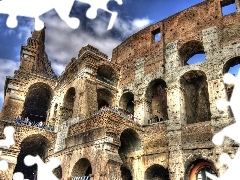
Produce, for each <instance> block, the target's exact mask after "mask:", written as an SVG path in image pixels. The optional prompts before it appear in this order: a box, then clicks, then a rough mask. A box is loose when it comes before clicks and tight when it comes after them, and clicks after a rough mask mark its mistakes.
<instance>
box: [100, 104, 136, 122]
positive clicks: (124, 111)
mask: <svg viewBox="0 0 240 180" xmlns="http://www.w3.org/2000/svg"><path fill="white" fill-rule="evenodd" d="M105 110H113V111H114V112H116V113H118V114H120V115H123V116H125V117H126V118H127V119H129V120H132V121H136V120H137V118H136V117H134V116H133V114H132V113H130V112H128V111H126V110H123V109H119V107H118V106H115V107H111V106H106V105H105V106H102V107H101V108H100V111H105Z"/></svg>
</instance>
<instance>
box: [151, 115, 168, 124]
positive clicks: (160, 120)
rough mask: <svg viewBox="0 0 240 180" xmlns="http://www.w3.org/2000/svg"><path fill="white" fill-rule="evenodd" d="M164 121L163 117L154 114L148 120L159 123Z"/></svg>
mask: <svg viewBox="0 0 240 180" xmlns="http://www.w3.org/2000/svg"><path fill="white" fill-rule="evenodd" d="M162 121H164V120H163V118H161V117H160V118H159V117H158V116H157V115H154V116H153V117H152V118H151V119H149V120H148V124H152V123H159V122H162Z"/></svg>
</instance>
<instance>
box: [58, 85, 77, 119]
mask: <svg viewBox="0 0 240 180" xmlns="http://www.w3.org/2000/svg"><path fill="white" fill-rule="evenodd" d="M75 96H76V91H75V88H74V87H71V88H69V89H68V91H67V93H66V94H65V96H64V100H63V107H61V112H62V118H63V119H64V120H66V119H69V118H72V115H73V108H74V101H75Z"/></svg>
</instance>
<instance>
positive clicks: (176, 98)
mask: <svg viewBox="0 0 240 180" xmlns="http://www.w3.org/2000/svg"><path fill="white" fill-rule="evenodd" d="M167 105H168V118H169V120H168V121H169V123H170V124H171V127H172V128H176V127H178V128H180V127H181V124H185V121H184V120H185V114H184V107H183V96H182V93H181V87H180V84H175V85H172V86H171V85H170V86H169V87H168V88H167ZM168 128H170V127H168Z"/></svg>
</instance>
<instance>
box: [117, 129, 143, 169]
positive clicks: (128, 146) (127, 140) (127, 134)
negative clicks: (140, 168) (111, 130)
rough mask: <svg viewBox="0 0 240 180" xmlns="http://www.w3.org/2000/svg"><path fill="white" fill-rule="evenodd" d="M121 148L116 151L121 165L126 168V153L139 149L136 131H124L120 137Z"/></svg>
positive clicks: (139, 143) (139, 142)
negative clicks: (121, 162)
mask: <svg viewBox="0 0 240 180" xmlns="http://www.w3.org/2000/svg"><path fill="white" fill-rule="evenodd" d="M120 141H121V146H120V147H119V149H118V153H119V156H120V157H121V159H122V161H123V164H124V165H126V166H128V162H127V161H126V160H127V159H126V157H127V154H128V153H131V152H134V151H138V150H140V149H141V141H140V138H139V136H138V134H137V132H136V131H134V130H133V129H125V130H124V131H123V132H122V134H121V136H120Z"/></svg>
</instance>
